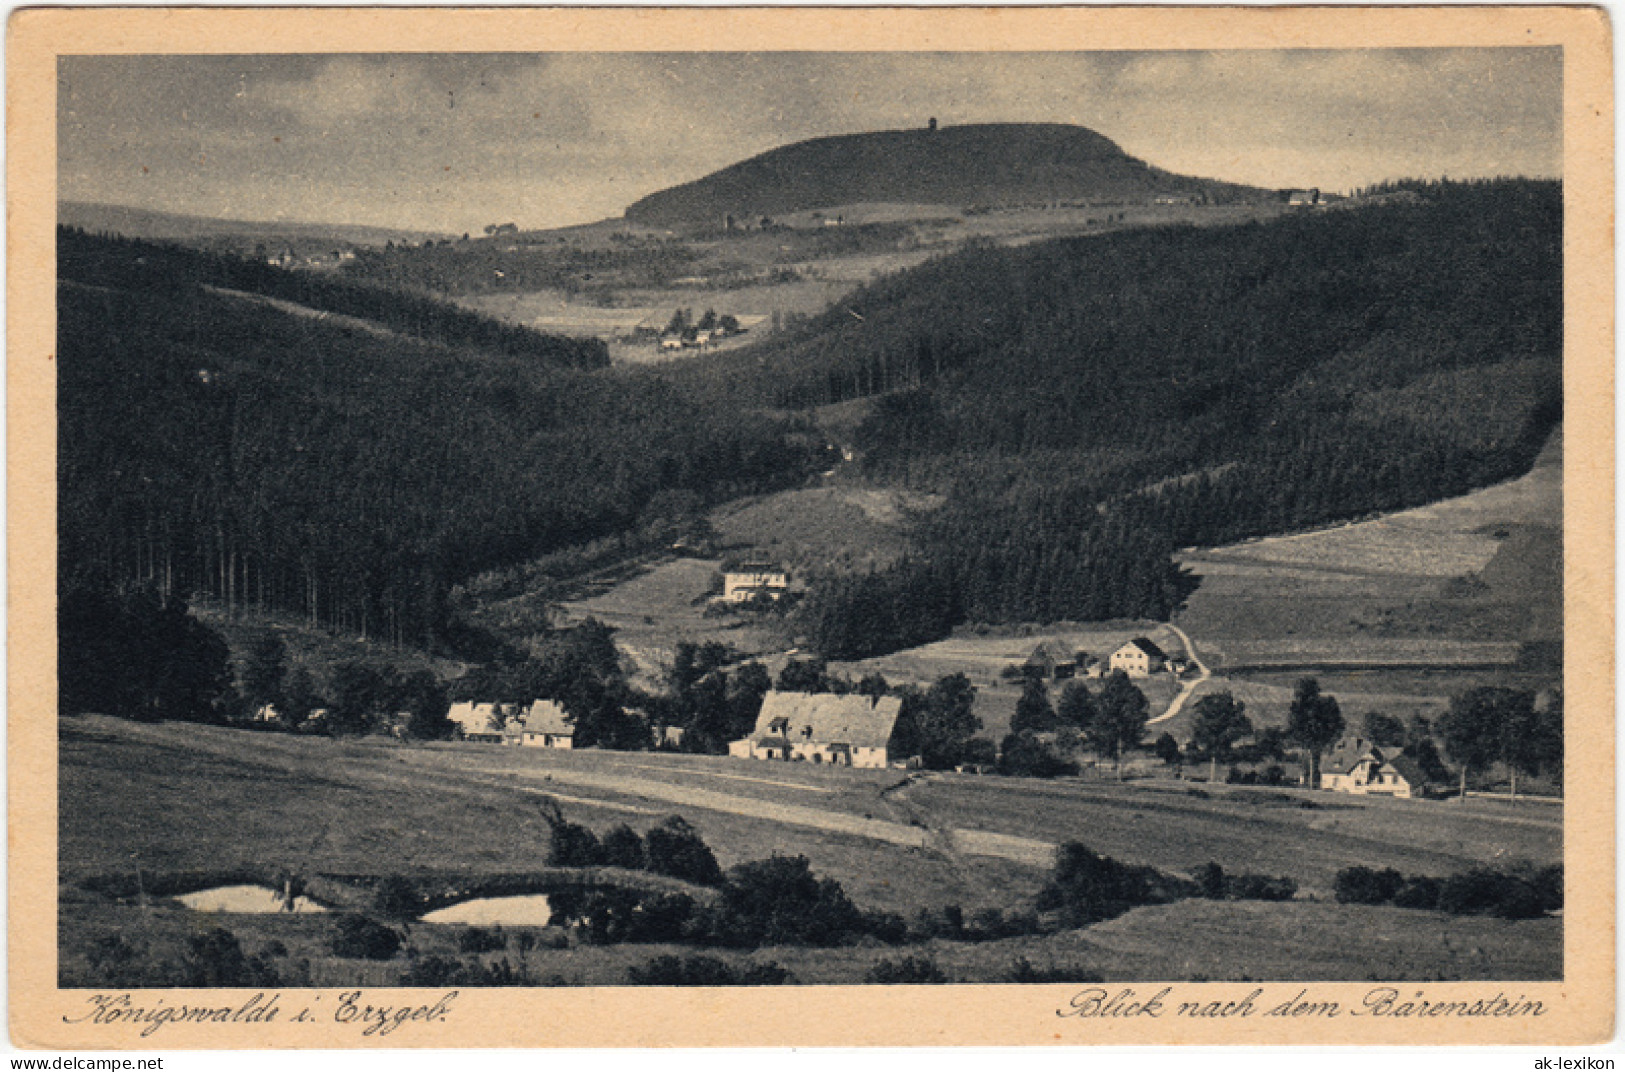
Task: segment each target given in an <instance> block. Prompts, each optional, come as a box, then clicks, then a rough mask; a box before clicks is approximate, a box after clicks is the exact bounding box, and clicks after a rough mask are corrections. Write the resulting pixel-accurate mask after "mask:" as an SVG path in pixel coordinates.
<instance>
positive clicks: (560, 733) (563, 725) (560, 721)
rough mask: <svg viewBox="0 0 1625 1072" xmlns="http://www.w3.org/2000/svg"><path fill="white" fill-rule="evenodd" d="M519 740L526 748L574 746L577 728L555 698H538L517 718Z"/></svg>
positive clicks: (518, 742)
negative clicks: (522, 715)
mask: <svg viewBox="0 0 1625 1072" xmlns="http://www.w3.org/2000/svg"><path fill="white" fill-rule="evenodd" d="M515 724H516V725H517V727H518V731H519V732H518V734H517V736H518V740H516V741H514V742H513V743H515V744H518V745H523V746H524V747H526V748H574V747H575V736H576V728H575V724H574V723H573V722H572V721H571V719H570V716H569V715H567V714H565V712H564V708H562V707H560V706H559V705H558V702H557V701H555V700H537V701H535V702H534V703H532V704H531V705H530V706H529V707H527V708H525V711H524V717H523V718H520V719H516V720H515Z"/></svg>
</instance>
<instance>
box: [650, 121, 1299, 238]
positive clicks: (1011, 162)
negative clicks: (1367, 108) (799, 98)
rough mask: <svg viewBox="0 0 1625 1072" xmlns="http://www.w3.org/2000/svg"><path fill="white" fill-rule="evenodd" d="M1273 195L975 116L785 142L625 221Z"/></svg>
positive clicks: (1065, 129) (1056, 126)
mask: <svg viewBox="0 0 1625 1072" xmlns="http://www.w3.org/2000/svg"><path fill="white" fill-rule="evenodd" d="M933 122H934V121H933ZM1269 193H1270V192H1269V191H1265V190H1260V189H1256V188H1254V187H1249V186H1237V185H1234V184H1232V183H1225V182H1218V181H1215V180H1212V179H1202V178H1194V177H1190V176H1185V175H1175V174H1172V173H1170V172H1167V171H1163V170H1161V169H1159V168H1155V167H1152V166H1151V165H1150V164H1147V163H1146V162H1145V161H1143V160H1138V159H1136V158H1134V157H1132V156H1129V155H1128V154H1127V153H1125V152H1123V150H1122V149H1120V148H1118V147H1117V145H1116V144H1115V143H1114V142H1112V141H1111V139H1109V138H1106V137H1104V136H1102V135H1100V134H1097V133H1095V132H1094V131H1092V130H1089V129H1087V128H1086V127H1080V126H1071V125H1067V124H1062V123H976V124H970V125H966V126H954V127H950V126H943V127H936V126H925V127H918V128H915V129H912V130H882V131H873V132H870V133H865V134H841V135H836V136H833V137H825V138H814V139H811V140H809V141H802V142H796V143H794V144H792V145H785V146H781V147H780V148H777V149H772V150H769V151H768V152H765V153H762V154H760V155H759V156H753V157H751V158H750V159H748V160H743V161H740V162H739V163H737V164H733V165H731V166H729V167H726V168H723V169H722V170H721V171H716V172H713V173H712V174H710V175H707V176H705V177H704V178H701V179H697V180H695V181H694V182H690V183H685V184H683V185H681V186H674V187H671V188H670V189H666V190H661V191H660V192H658V193H654V194H650V195H649V196H648V197H645V198H643V199H642V200H640V201H638V202H636V203H634V204H633V205H631V206H630V207H629V208H627V210H626V218H627V219H628V220H631V221H633V222H635V223H642V224H648V225H652V226H672V225H678V224H683V223H695V222H709V221H714V220H718V219H723V218H725V217H729V216H732V217H734V218H735V219H738V220H741V221H752V222H754V221H757V220H759V219H760V218H761V217H763V216H766V217H770V218H771V217H773V216H776V215H784V214H786V213H792V212H801V211H805V210H808V209H818V208H832V207H835V206H839V205H852V204H861V203H865V202H902V203H913V204H940V205H951V206H954V207H956V208H962V207H967V206H1000V205H1015V204H1042V203H1051V202H1077V201H1118V202H1121V201H1130V202H1132V201H1143V200H1150V199H1154V198H1157V197H1181V198H1191V199H1193V200H1208V201H1236V200H1248V199H1251V198H1254V197H1262V196H1268V195H1269Z"/></svg>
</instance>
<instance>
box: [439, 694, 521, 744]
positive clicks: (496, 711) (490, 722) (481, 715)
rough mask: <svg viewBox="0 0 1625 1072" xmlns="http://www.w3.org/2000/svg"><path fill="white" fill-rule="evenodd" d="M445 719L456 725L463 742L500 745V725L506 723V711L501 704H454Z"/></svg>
mask: <svg viewBox="0 0 1625 1072" xmlns="http://www.w3.org/2000/svg"><path fill="white" fill-rule="evenodd" d="M446 717H447V718H449V719H451V720H452V721H453V722H455V723H457V729H458V731H459V735H460V736H461V737H462V739H463V740H465V741H485V742H487V743H490V744H501V743H502V725H503V723H504V722H505V721H507V711H506V710H505V709H504V707H503V705H502V704H494V703H470V702H466V701H465V702H463V703H454V704H452V705H451V710H449V711H447V712H446Z"/></svg>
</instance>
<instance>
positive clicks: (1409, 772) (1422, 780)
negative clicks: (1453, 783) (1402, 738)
mask: <svg viewBox="0 0 1625 1072" xmlns="http://www.w3.org/2000/svg"><path fill="white" fill-rule="evenodd" d="M1388 765H1389V766H1390V767H1392V768H1394V769H1395V770H1396V771H1398V772H1399V776H1400V777H1401V778H1403V779H1405V781H1406V782H1407V783H1409V784H1410V785H1412V786H1415V787H1418V788H1420V787H1421V786H1424V785H1427V784H1428V783H1429V782H1430V781H1432V779H1431V778H1429V777H1428V776H1427V774H1426V773H1425V772H1424V771H1423V770H1422V765H1421V764H1420V763H1418V762H1416V760H1414V759H1412V758H1411V757H1410V756H1405V755H1396V756H1394V757H1393V758H1392V759H1390V760H1389V761H1388Z"/></svg>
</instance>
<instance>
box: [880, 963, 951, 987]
mask: <svg viewBox="0 0 1625 1072" xmlns="http://www.w3.org/2000/svg"><path fill="white" fill-rule="evenodd" d="M863 981H864V982H866V983H875V984H878V985H880V986H896V985H898V984H905V985H906V984H912V983H946V982H948V981H949V980H948V977H947V976H946V975H944V974H943V973H942V969H941V968H939V967H937V962H936V961H934V960H932V959H931V958H930V957H900V958H898V959H897V960H880V961H876V962H875V963H874V964H873V965H872V966H871V967H870V968H869V970H868V971H867V972H865V973H864V976H863Z"/></svg>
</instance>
